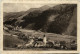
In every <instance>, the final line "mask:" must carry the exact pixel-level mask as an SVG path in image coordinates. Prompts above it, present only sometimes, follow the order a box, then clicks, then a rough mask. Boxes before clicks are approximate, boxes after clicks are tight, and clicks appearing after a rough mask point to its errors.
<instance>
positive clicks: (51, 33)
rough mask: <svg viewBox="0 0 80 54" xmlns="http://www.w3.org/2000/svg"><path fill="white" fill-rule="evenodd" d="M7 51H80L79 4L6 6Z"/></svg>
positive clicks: (6, 4) (10, 4)
mask: <svg viewBox="0 0 80 54" xmlns="http://www.w3.org/2000/svg"><path fill="white" fill-rule="evenodd" d="M3 50H27V51H57V50H64V51H66V50H77V4H67V3H65V4H54V3H53V4H40V3H39V4H38V3H37V4H36V3H3ZM53 54H55V53H53ZM59 54H61V53H59ZM63 54H64V53H63ZM66 54H68V53H66ZM73 54H75V53H73Z"/></svg>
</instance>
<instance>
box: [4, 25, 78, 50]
mask: <svg viewBox="0 0 80 54" xmlns="http://www.w3.org/2000/svg"><path fill="white" fill-rule="evenodd" d="M4 29H5V30H9V31H14V32H17V33H14V34H11V35H10V36H15V37H17V38H19V39H21V40H23V41H25V43H24V44H15V45H14V46H13V47H12V48H17V49H30V48H35V49H36V48H52V49H65V50H76V49H77V43H76V41H75V40H74V39H73V38H72V39H70V38H64V37H66V36H60V37H57V36H58V35H56V36H55V35H53V34H52V37H50V33H49V35H48V33H47V34H46V33H44V32H40V31H38V32H37V31H30V30H28V31H27V30H24V29H21V27H20V28H19V27H18V26H17V27H15V28H13V29H11V27H10V28H9V27H8V28H7V29H6V28H5V27H4ZM51 38H52V39H51ZM59 39H60V40H59ZM67 40H68V41H67Z"/></svg>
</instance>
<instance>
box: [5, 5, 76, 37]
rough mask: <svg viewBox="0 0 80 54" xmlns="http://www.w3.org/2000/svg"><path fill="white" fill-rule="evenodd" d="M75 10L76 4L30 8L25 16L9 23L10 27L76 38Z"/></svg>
mask: <svg viewBox="0 0 80 54" xmlns="http://www.w3.org/2000/svg"><path fill="white" fill-rule="evenodd" d="M44 8H45V9H44ZM76 8H77V5H76V4H60V5H56V6H54V7H49V6H43V7H40V8H31V9H29V10H28V11H26V13H25V14H23V15H22V16H20V17H18V18H17V20H13V21H11V22H12V23H11V25H12V26H15V25H17V26H21V27H22V28H26V29H31V30H40V31H43V32H50V33H57V34H66V35H73V36H76V30H77V23H76V22H77V20H76V19H77V16H76V14H77V13H76V12H77V9H76ZM7 22H8V20H7V21H5V22H4V24H8V23H7Z"/></svg>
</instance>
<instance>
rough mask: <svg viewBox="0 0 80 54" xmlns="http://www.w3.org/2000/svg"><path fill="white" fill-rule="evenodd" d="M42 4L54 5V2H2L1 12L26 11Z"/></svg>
mask: <svg viewBox="0 0 80 54" xmlns="http://www.w3.org/2000/svg"><path fill="white" fill-rule="evenodd" d="M44 5H48V6H55V5H56V4H35V3H34V4H28V3H4V4H3V12H20V11H27V10H29V9H30V8H39V7H41V6H44Z"/></svg>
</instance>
